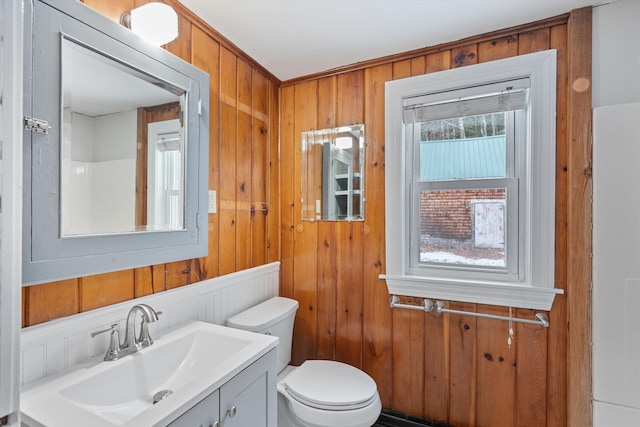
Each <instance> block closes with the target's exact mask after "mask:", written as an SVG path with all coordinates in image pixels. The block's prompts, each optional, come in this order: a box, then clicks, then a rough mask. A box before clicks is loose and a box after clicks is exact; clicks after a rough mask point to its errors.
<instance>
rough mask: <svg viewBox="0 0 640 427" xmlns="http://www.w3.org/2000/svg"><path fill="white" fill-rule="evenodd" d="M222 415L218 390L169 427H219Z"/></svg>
mask: <svg viewBox="0 0 640 427" xmlns="http://www.w3.org/2000/svg"><path fill="white" fill-rule="evenodd" d="M219 414H220V391H219V390H216V391H214V392H213V393H211V394H210V395H209V396H207V397H205V398H204V399H202V400H201V401H200V403H198V404H196V405H195V406H194V407H193V408H191V409H189V410H188V411H187V412H185V413H184V414H182V415H180V417H178V418H177V419H176V420H175V421H173V422H172V423H171V424H169V427H218V426H219V425H220V423H219V421H220V418H219Z"/></svg>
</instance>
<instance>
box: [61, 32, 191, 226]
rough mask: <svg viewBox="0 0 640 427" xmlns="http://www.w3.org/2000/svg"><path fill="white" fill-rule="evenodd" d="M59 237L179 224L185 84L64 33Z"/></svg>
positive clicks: (182, 178) (182, 172)
mask: <svg viewBox="0 0 640 427" xmlns="http://www.w3.org/2000/svg"><path fill="white" fill-rule="evenodd" d="M62 86H63V94H62V97H63V99H62V105H63V113H62V143H61V145H62V147H61V176H60V179H61V195H60V197H61V200H60V203H61V206H60V214H61V234H62V236H77V235H95V234H105V233H128V232H134V231H151V230H181V229H184V197H185V196H184V194H185V192H184V174H185V171H184V159H185V151H184V149H185V146H184V140H185V139H184V132H183V123H184V119H185V118H184V117H183V108H182V106H183V105H184V104H185V101H186V99H185V98H186V95H185V91H184V90H182V89H179V88H177V87H174V86H172V85H171V84H169V83H166V82H164V81H160V80H158V79H156V78H154V77H152V76H150V75H148V74H143V73H141V72H139V71H138V70H135V69H133V68H131V67H128V66H127V65H125V64H122V63H120V62H117V61H116V60H114V59H113V58H111V57H108V56H106V55H103V54H101V53H100V52H97V51H95V50H93V49H89V48H87V47H85V46H83V45H81V44H79V43H76V42H75V41H74V40H71V39H68V38H66V37H63V40H62Z"/></svg>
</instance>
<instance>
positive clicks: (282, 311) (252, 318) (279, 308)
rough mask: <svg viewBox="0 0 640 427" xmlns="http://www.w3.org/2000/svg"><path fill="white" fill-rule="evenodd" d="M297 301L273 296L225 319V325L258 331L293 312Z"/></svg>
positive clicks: (296, 306)
mask: <svg viewBox="0 0 640 427" xmlns="http://www.w3.org/2000/svg"><path fill="white" fill-rule="evenodd" d="M297 309H298V301H296V300H293V299H290V298H284V297H273V298H271V299H268V300H266V301H264V302H261V303H260V304H258V305H255V306H253V307H251V308H249V309H247V310H245V311H242V312H240V313H238V314H236V315H235V316H232V317H230V318H229V319H227V326H230V327H232V328H236V329H244V330H245V331H253V332H258V331H260V330H262V329H264V328H268V327H269V326H271V325H273V324H275V323H277V322H279V321H280V320H282V319H284V318H285V317H287V316H289V315H291V314H293V313H295V311H296V310H297Z"/></svg>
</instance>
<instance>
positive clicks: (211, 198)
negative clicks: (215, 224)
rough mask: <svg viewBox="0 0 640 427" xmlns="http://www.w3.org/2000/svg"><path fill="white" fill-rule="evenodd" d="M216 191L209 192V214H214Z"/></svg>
mask: <svg viewBox="0 0 640 427" xmlns="http://www.w3.org/2000/svg"><path fill="white" fill-rule="evenodd" d="M216 207H217V206H216V190H209V213H210V214H211V213H216Z"/></svg>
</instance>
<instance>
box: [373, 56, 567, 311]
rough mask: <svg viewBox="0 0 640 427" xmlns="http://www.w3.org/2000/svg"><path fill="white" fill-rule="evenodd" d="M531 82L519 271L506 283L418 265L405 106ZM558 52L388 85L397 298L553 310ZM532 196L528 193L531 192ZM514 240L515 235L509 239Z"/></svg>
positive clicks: (390, 257) (388, 176)
mask: <svg viewBox="0 0 640 427" xmlns="http://www.w3.org/2000/svg"><path fill="white" fill-rule="evenodd" d="M522 78H528V79H529V82H530V87H529V91H528V92H529V93H528V96H529V105H528V114H527V120H528V123H527V126H526V132H527V135H526V138H525V144H524V146H522V147H518V148H517V149H524V150H525V153H526V158H525V165H524V167H523V168H522V169H524V170H523V171H520V173H521V175H520V178H521V179H522V180H523V182H525V183H526V185H524V186H523V187H524V188H522V187H520V189H519V193H520V194H519V197H521V200H520V201H519V203H518V209H524V212H521V214H523V215H524V222H523V223H520V225H519V227H520V228H521V229H520V230H518V237H519V242H518V247H519V252H520V253H519V257H520V258H519V260H520V267H519V271H518V274H517V275H515V277H514V275H509V274H506V275H504V276H503V277H502V278H500V277H498V278H496V277H492V276H491V275H482V274H480V275H475V274H473V272H470V271H464V273H465V274H459V269H456V268H449V269H447V268H439V270H440V271H441V273H440V274H430V273H428V272H426V273H425V271H416V269H412V268H411V254H410V250H409V247H410V230H411V212H410V210H411V206H412V197H413V196H412V190H411V188H410V187H411V185H410V180H409V182H408V180H406V179H405V178H406V176H407V175H409V176H411V174H412V173H413V172H412V164H411V163H410V161H411V160H410V159H411V156H407V155H406V153H407V150H411V149H412V147H408V146H407V144H408V143H407V142H406V138H405V130H406V126H405V124H404V117H403V115H404V103H405V100H407V99H409V98H415V97H418V96H424V95H431V94H435V93H441V92H447V91H454V90H456V91H458V90H461V89H465V88H474V89H473V90H474V91H476V90H477V88H478V87H479V86H482V85H486V84H493V83H497V82H502V81H508V80H515V79H522ZM555 119H556V51H555V50H547V51H542V52H536V53H531V54H527V55H520V56H516V57H512V58H507V59H502V60H497V61H491V62H486V63H482V64H477V65H470V66H467V67H461V68H456V69H452V70H446V71H441V72H437V73H430V74H425V75H421V76H416V77H410V78H406V79H401V80H395V81H390V82H387V83H386V91H385V125H386V143H385V157H386V159H385V191H386V196H385V197H386V200H385V203H386V274H384V275H381V278H383V279H385V280H386V282H387V287H388V289H389V293H390V294H391V295H407V296H415V297H422V298H432V299H440V300H451V301H462V302H473V303H481V304H491V305H499V306H512V307H522V308H531V309H538V310H550V309H551V306H552V304H553V300H554V298H555V295H557V294H561V293H563V291H562V289H556V288H554V262H555V251H554V247H555V147H556V132H555V130H556V121H555ZM523 193H524V194H523ZM507 238H509V237H507Z"/></svg>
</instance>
